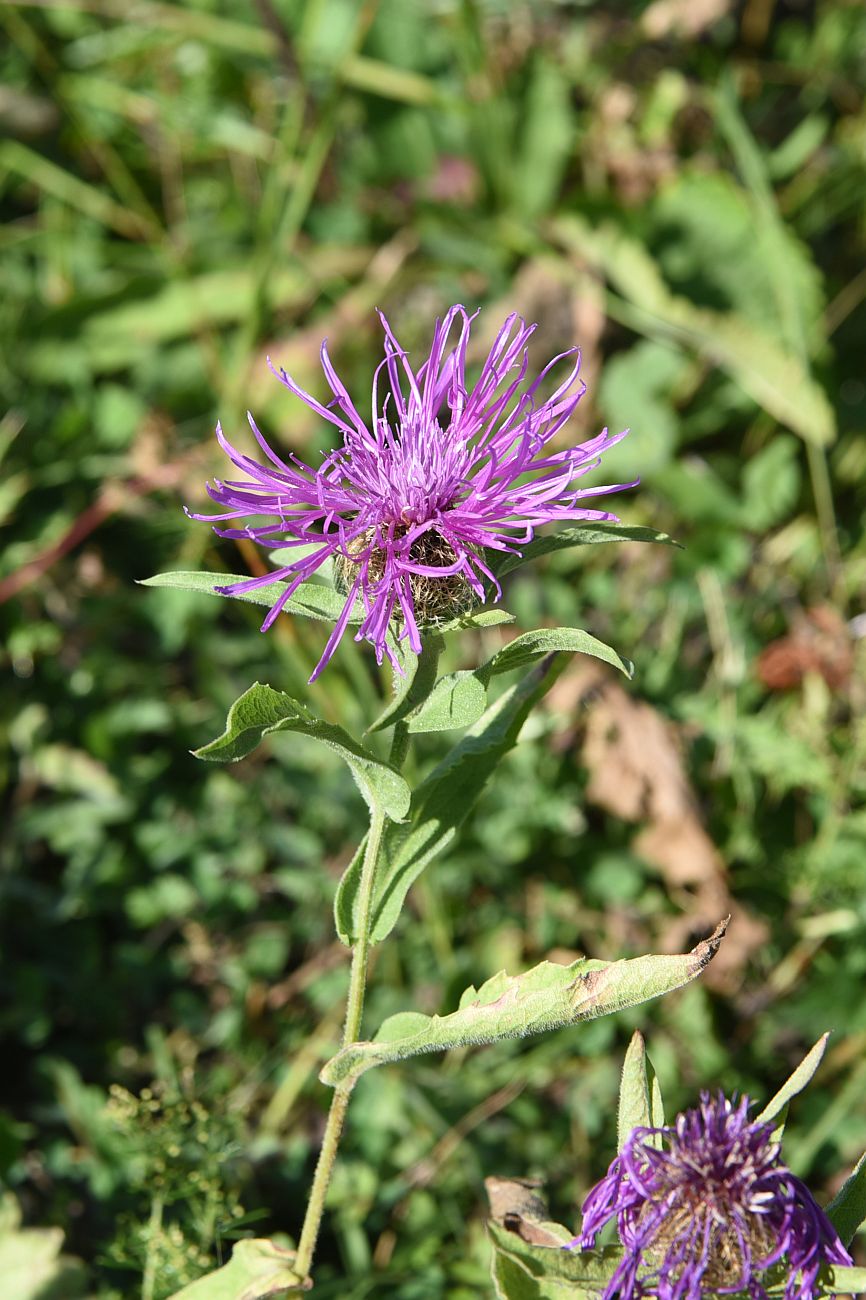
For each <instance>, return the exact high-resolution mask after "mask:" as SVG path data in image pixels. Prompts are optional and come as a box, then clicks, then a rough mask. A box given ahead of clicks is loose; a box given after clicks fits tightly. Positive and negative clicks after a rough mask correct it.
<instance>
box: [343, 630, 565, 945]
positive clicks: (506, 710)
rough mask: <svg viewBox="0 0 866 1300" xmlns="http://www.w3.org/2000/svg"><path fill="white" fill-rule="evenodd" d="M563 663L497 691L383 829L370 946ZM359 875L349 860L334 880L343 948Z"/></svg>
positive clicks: (453, 832)
mask: <svg viewBox="0 0 866 1300" xmlns="http://www.w3.org/2000/svg"><path fill="white" fill-rule="evenodd" d="M564 666H565V658H564V656H555V655H550V656H548V657H547V658H546V659H543V660H542V662H541V663H540V664H538V665H537V666H536V667H535V668H534V669H532V671H531V672H529V673H528V674H527V675H526V677H524V678H523V679H522V681H519V682H517V683H516V684H515V685H514V686H512V687H510V688H509V689H508V690H507V691H505V692H504V693H503V694H502V695H501V696H500V698H499V699H498V700H496V701H495V703H493V704H492V705H491V706H490V707H489V708H488V709H487V711H486V712H485V714H484V715H483V717H481V718H479V720H478V722H477V723H475V725H474V726H472V727H470V728H469V730H468V731H467V732H466V734H465V735H464V736H463V737H462V739H461V740H460V742H459V744H457V745H456V746H455V747H454V749H452V750H451V752H450V754H447V755H446V757H445V758H444V759H443V760H442V762H441V763H439V764H438V765H437V766H436V767H435V768H434V769H433V771H432V772H431V773H430V774H429V776H427V777H426V778H425V779H424V780H423V781H422V782H421V784H420V785H419V786H418V787H417V789H416V790H415V791H414V793H413V795H412V807H411V811H410V816H409V822H408V825H407V826H405V827H400V828H397V827H388V828H387V829H386V832H385V837H384V840H383V845H382V857H381V861H380V865H379V870H378V874H377V879H376V888H375V896H374V900H373V927H372V940H373V942H374V943H380V942H381V941H382V939H384V938H385V937H386V936H387V935H388V934H390V933H391V930H392V929H393V928H394V925H395V924H396V921H397V918H398V916H399V915H400V911H401V908H402V906H403V901H404V899H405V897H406V894H407V893H408V891H409V889H410V887H411V886H412V884H413V883H414V881H415V880H417V878H418V876H419V875H420V874H421V872H422V871H423V870H424V868H425V867H426V866H428V865H429V863H431V862H432V861H433V860H434V858H437V857H438V856H439V854H440V853H444V851H445V850H446V849H447V848H448V847H449V846H450V845H451V844H452V843H453V841H454V840H455V838H456V836H457V831H458V830H459V828H460V826H461V825H462V823H463V822H464V820H465V819H466V817H467V816H468V815H469V812H470V810H471V809H472V807H473V805H474V804H475V801H476V799H477V798H478V796H479V795H480V794H481V791H482V790H483V789H484V786H485V784H486V783H487V779H488V777H489V776H490V775H491V773H492V772H493V770H494V768H495V767H496V765H497V764H498V763H499V762H500V761H501V759H502V758H503V757H504V756H505V755H506V754H507V753H508V751H509V750H510V749H512V748H513V746H514V745H515V744H516V742H517V737H518V735H519V733H520V729H521V727H522V726H523V724H524V722H525V721H526V719H527V717H528V716H529V713H530V711H531V710H532V709H533V708H534V706H535V705H536V704H537V703H538V701H539V700H540V699H541V698H542V697H543V696H544V695H545V694H546V692H547V691H548V690H549V689H550V687H551V686H552V685H553V683H554V681H555V680H556V678H557V677H558V676H559V674H560V672H561V671H562V669H563V668H564ZM360 874H361V873H360V865H359V863H358V861H357V860H355V861H354V862H353V863H352V864H351V865H350V866H349V867H348V868H347V870H346V871H345V873H344V875H343V878H342V880H341V881H340V884H339V887H338V889H337V897H336V899H335V903H334V912H335V918H336V923H337V933H338V934H339V936H340V938H341V939H342V940H343V942H344V943H347V944H351V943H354V940H355V907H356V903H357V894H358V884H359V881H360Z"/></svg>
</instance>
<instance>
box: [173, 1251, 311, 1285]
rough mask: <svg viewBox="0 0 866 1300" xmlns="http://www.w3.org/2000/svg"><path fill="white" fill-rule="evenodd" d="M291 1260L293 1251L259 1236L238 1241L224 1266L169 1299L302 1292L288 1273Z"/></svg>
mask: <svg viewBox="0 0 866 1300" xmlns="http://www.w3.org/2000/svg"><path fill="white" fill-rule="evenodd" d="M294 1258H295V1255H294V1251H291V1250H286V1248H285V1247H284V1246H278V1245H277V1244H276V1242H274V1241H268V1240H267V1239H266V1238H263V1237H260V1238H256V1239H254V1240H250V1241H239V1242H237V1244H236V1245H235V1248H234V1250H233V1251H232V1257H231V1259H230V1260H229V1262H228V1263H227V1264H223V1266H222V1268H218V1269H216V1271H215V1272H213V1273H207V1274H206V1275H205V1276H204V1277H200V1278H198V1279H197V1281H195V1282H191V1283H190V1284H189V1286H185V1287H184V1288H183V1289H182V1290H181V1291H177V1292H175V1294H174V1295H173V1296H172V1297H171V1300H267V1298H268V1297H270V1296H279V1295H283V1294H284V1292H286V1291H303V1290H306V1289H307V1288H306V1287H305V1286H304V1284H303V1279H302V1278H301V1277H299V1276H298V1274H297V1273H294V1272H292V1263H293V1261H294Z"/></svg>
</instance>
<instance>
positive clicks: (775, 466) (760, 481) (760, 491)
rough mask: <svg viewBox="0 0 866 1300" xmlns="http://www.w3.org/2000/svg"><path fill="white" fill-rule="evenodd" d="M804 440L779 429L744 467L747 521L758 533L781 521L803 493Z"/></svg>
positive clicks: (753, 530)
mask: <svg viewBox="0 0 866 1300" xmlns="http://www.w3.org/2000/svg"><path fill="white" fill-rule="evenodd" d="M799 455H800V444H799V443H798V442H797V441H796V439H795V438H792V437H791V436H790V434H784V433H778V434H777V435H776V436H775V437H774V438H773V439H772V440H771V441H770V442H769V443H768V444H767V446H766V447H763V448H762V449H761V450H760V451H759V452H758V453H757V455H755V456H752V457H751V459H750V460H748V461H747V462H746V464H745V467H744V469H743V493H744V497H745V500H744V501H743V523H744V525H745V527H746V528H748V529H750V530H751V531H752V532H754V533H759V532H763V531H764V530H766V529H768V528H772V527H774V526H775V525H776V524H780V523H781V522H782V521H783V520H784V519H785V518H787V516H788V515H789V514H790V513H791V511H792V510H793V509H794V507H795V506H796V504H797V499H798V497H799V493H800V479H801V474H800V466H799V463H798V461H799Z"/></svg>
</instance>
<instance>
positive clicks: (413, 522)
mask: <svg viewBox="0 0 866 1300" xmlns="http://www.w3.org/2000/svg"><path fill="white" fill-rule="evenodd" d="M379 316H380V319H381V322H382V327H383V329H384V331H385V358H384V360H383V361H382V362H381V363H380V364H379V366H378V367H377V369H376V372H375V375H374V377H373V385H372V410H371V417H370V422H369V424H368V423H367V422H366V421H365V420H364V419H363V418H362V416H361V415H360V414H359V412H358V410H357V408H356V407H355V405H354V403H353V402H352V399H351V397H350V396H349V394H348V392H347V390H346V388H345V387H344V385H343V383H342V382H341V380H340V379H339V378H338V376H337V374H336V372H335V370H334V368H333V366H332V364H331V360H330V357H329V356H328V350H327V347H326V345H325V344H324V343H323V344H322V353H321V356H322V369H323V370H324V373H325V378H326V380H327V383H328V385H329V387H330V389H331V392H332V393H333V400H332V401H331V402H329V404H328V405H327V406H324V405H322V403H320V402H317V401H316V400H315V398H313V397H312V396H311V395H310V394H309V393H307V392H305V391H304V389H302V388H300V387H299V385H298V384H296V383H295V381H294V380H293V379H292V378H291V376H290V375H288V374H286V372H285V370H282V369H280V370H276V369H274V367H273V366H272V367H271V369H272V370H273V373H274V374H275V375H276V377H277V378H278V379H279V381H280V382H281V383H282V384H283V385H284V386H285V387H286V388H288V390H289V391H290V392H291V393H293V394H294V395H295V396H296V397H299V398H300V399H301V401H302V402H304V403H306V405H307V406H308V407H310V408H311V409H312V410H313V411H315V412H316V413H317V414H318V415H320V416H321V417H322V419H323V420H327V421H328V422H329V423H330V424H333V425H334V426H335V427H336V428H337V430H338V431H339V433H340V435H341V437H342V446H340V447H338V448H337V449H335V450H334V451H332V452H331V453H330V454H329V455H328V456H326V457H325V459H324V461H323V462H322V464H321V465H320V466H319V469H318V470H315V469H312V468H311V467H310V466H309V465H306V464H304V462H303V461H301V460H299V459H298V458H297V457H295V456H291V455H290V456H289V457H288V459H287V460H283V459H281V458H280V457H279V456H278V455H277V454H276V452H274V451H273V449H272V448H271V447H270V446H269V445H268V443H267V442H266V441H265V439H264V438H263V436H262V434H261V433H260V432H259V430H258V428H257V427H256V424H255V421H254V420H253V417H252V416H251V415H249V416H248V418H249V422H250V427H251V428H252V431H253V434H254V435H255V438H256V440H257V442H258V443H259V446H260V447H261V448H262V451H263V452H264V453H265V456H266V457H267V460H268V462H270V463H269V464H260V463H259V462H258V461H256V460H253V459H252V458H251V457H249V456H246V455H244V454H243V453H242V452H240V451H238V450H237V449H236V448H235V447H233V446H232V445H231V444H230V443H229V442H228V441H227V439H226V438H225V437H224V435H223V432H222V429H221V428H220V427H219V426H217V438H218V440H219V443H220V446H221V447H222V448H223V450H224V451H225V453H226V455H227V456H228V457H229V459H230V460H231V462H232V464H233V465H235V466H236V467H237V469H239V470H240V471H241V472H242V473H243V474H245V475H246V476H247V477H246V478H245V479H242V480H239V481H237V480H232V481H227V482H222V481H220V480H215V481H214V482H213V483H212V484H208V489H207V490H208V492H209V494H210V496H211V497H212V498H213V500H214V501H216V502H217V503H218V504H219V505H220V506H221V507H222V508H223V510H224V513H221V514H217V515H200V514H196V515H192V518H194V519H205V520H208V521H220V522H222V521H224V520H244V521H246V522H244V523H243V524H240V525H235V524H232V525H231V526H229V527H226V528H217V529H215V531H216V532H217V533H218V534H219V535H220V536H221V537H238V538H239V537H246V538H251V539H252V540H253V541H255V542H257V543H259V545H261V546H266V547H273V548H280V549H282V548H285V547H292V546H298V547H304V548H305V553H304V554H303V555H302V556H301V558H299V559H297V560H295V561H293V562H291V563H289V564H285V565H283V566H281V567H280V568H278V569H276V570H274V572H273V573H270V574H268V575H266V576H264V577H259V578H250V579H248V580H245V581H243V582H237V583H233V584H232V585H230V586H226V587H222V588H218V590H220V591H222V592H224V593H225V594H226V595H243V594H244V593H245V592H249V591H252V590H255V589H256V588H257V587H261V586H265V585H267V584H269V583H272V582H274V581H280V580H282V581H285V582H286V583H287V585H286V588H285V590H284V591H283V592H281V594H280V596H279V598H278V599H277V600H276V601H275V603H274V604H273V606H272V607H271V609H270V611H269V613H268V615H267V617H266V618H265V621H264V623H263V624H262V631H266V630H267V628H269V627H270V626H271V624H272V623H273V622H274V620H275V619H276V617H277V615H278V614H279V613H280V611H281V610H282V609H283V607H284V605H285V603H286V601H287V600H288V599H289V597H290V596H291V594H292V593H293V592H294V591H295V590H296V589H297V588H298V587H299V586H300V584H301V583H302V582H304V581H305V580H306V579H307V578H309V577H310V576H311V574H313V573H315V571H316V570H317V569H318V568H319V567H320V566H321V565H322V564H323V563H324V561H325V560H327V559H329V558H333V559H334V561H335V567H336V570H337V573H338V576H339V577H340V579H341V581H342V585H343V587H344V589H345V594H346V603H345V605H344V607H343V611H342V614H341V616H340V618H339V619H338V620H337V623H336V625H335V627H334V629H333V631H332V633H331V635H330V637H329V639H328V643H327V645H326V646H325V650H324V653H323V655H322V658H321V659H320V661H319V663H318V665H317V667H316V669H315V672H314V673H313V676H312V677H311V678H310V680H311V681H313V680H315V678H316V677H317V676H318V675H319V673H320V672H321V671H322V669H323V668H324V667H325V665H326V664H327V663H328V661H329V659H330V658H331V656H332V654H333V653H334V649H335V648H336V646H337V644H338V642H339V641H340V639H341V637H342V636H343V633H344V632H345V630H346V626H347V624H348V621H349V617H350V615H351V612H352V609H353V607H354V605H355V601H356V599H360V601H361V604H362V606H363V610H364V617H363V620H362V622H361V625H360V627H359V628H358V632H357V635H356V638H355V639H356V640H358V641H360V640H367V641H369V642H371V643H372V645H373V646H374V648H375V651H376V658H377V660H378V662H379V663H381V662H382V657H383V655H387V656H388V658H389V659H390V660H391V662H392V663H393V664H394V665H395V667H397V668H399V663H398V661H397V656H396V655H395V653H394V649H393V647H392V646H391V645H389V644H388V641H387V640H386V635H387V632H388V629H389V627H390V625H391V624H392V622H395V621H396V622H398V623H399V628H398V630H397V635H398V637H399V639H401V640H405V641H406V642H407V644H408V646H409V648H410V649H411V650H412V651H413V652H414V653H415V654H418V653H419V652H420V649H421V636H420V631H421V629H422V628H423V627H424V626H426V625H428V624H431V623H433V624H435V622H436V621H437V619H440V620H441V618H443V617H447V616H448V614H449V612H450V614H451V616H453V615H454V614H457V613H460V612H462V611H463V610H465V608H466V607H467V606H468V605H470V604H472V603H473V602H475V601H483V600H484V599H485V598H490V596H491V595H492V594H495V597H496V599H498V598H499V597H500V595H501V591H500V588H499V584H498V582H497V581H496V578H495V576H494V574H493V573H492V572H491V570H490V568H489V566H488V564H487V563H486V562H485V559H484V553H485V551H486V550H494V551H511V552H517V553H518V554H519V547H520V546H521V545H523V544H525V543H526V542H529V541H530V540H531V539H532V537H533V536H534V533H535V529H536V528H537V527H538V526H539V525H541V524H547V523H554V522H557V521H558V520H568V519H597V520H604V519H609V520H615V519H616V518H617V516H616V515H613V514H609V513H608V512H606V511H602V510H591V509H586V508H584V507H583V506H582V505H581V504H580V502H581V501H582V500H583V499H584V498H587V497H593V496H601V495H604V494H606V493H609V492H617V491H619V490H620V489H621V488H624V487H633V486H634V483H623V484H615V485H611V486H606V487H593V488H578V487H576V486H575V480H576V479H578V478H581V477H582V476H583V475H584V474H586V473H587V472H588V471H589V470H593V469H595V468H596V467H597V466H598V464H599V458H600V456H601V454H602V453H603V452H605V451H606V450H607V449H608V447H612V446H613V445H614V444H615V443H617V442H619V441H620V439H621V438H623V437H625V433H618V434H613V435H611V434H609V433H608V431H607V430H606V429H605V430H604V431H603V432H602V433H600V434H599V435H598V436H597V437H595V438H592V439H590V440H589V441H588V442H585V443H583V444H581V445H580V446H578V447H573V448H569V449H567V450H564V451H549V450H548V445H549V443H550V441H551V439H552V438H553V437H554V435H555V434H556V433H557V432H558V431H559V430H560V429H561V428H562V426H563V425H564V424H565V422H566V420H568V418H569V416H570V415H571V414H572V412H573V411H574V409H575V407H576V406H577V403H578V402H579V401H580V399H581V397H582V396H583V393H584V392H585V386H584V384H583V383H582V381H581V380H580V379H579V378H578V370H579V368H580V355H579V352H578V350H577V349H576V348H571V349H569V350H568V351H567V352H563V353H561V354H560V355H559V356H557V357H554V359H553V360H552V361H551V362H550V363H549V364H548V365H547V366H545V368H544V370H543V371H542V372H541V374H540V375H539V376H538V378H537V379H534V380H533V381H532V382H531V383H529V384H527V383H526V382H525V381H526V374H527V368H528V360H527V343H528V341H529V338H530V336H531V335H532V333H533V332H534V330H535V328H536V327H535V325H526V323H525V322H524V321H523V320H522V319H521V318H520V317H518V316H516V315H512V316H509V317H508V319H507V320H506V321H505V323H504V325H503V326H502V328H501V330H500V331H499V333H498V335H497V336H496V339H495V341H494V343H493V346H492V348H491V349H490V352H489V354H488V356H487V359H486V361H485V362H484V364H483V366H482V368H481V374H480V376H479V377H478V380H477V381H476V383H475V384H474V385H473V387H472V388H471V389H469V388H467V383H466V373H465V371H466V350H467V346H468V343H469V334H470V329H471V322H472V320H473V319H474V317H470V316H469V315H467V313H466V311H465V309H464V308H463V307H460V306H456V307H452V308H451V309H450V310H449V311H448V312H447V313H446V315H445V318H444V320H442V321H441V322H440V321H437V322H436V326H435V329H434V331H433V342H432V344H431V347H430V353H429V355H428V357H427V359H426V361H425V362H424V363H423V365H421V366H420V368H419V369H418V370H417V371H415V370H413V369H412V367H411V366H410V365H409V362H408V360H407V356H406V353H405V351H404V350H403V348H401V347H400V345H399V343H398V342H397V340H396V338H395V337H394V333H393V331H392V329H391V327H390V325H389V324H388V322H387V320H386V319H385V317H384V316H383V315H382V314H381V312H380V313H379ZM452 335H454V336H455V337H452ZM563 361H567V362H568V373H567V374H566V375H565V378H564V379H563V380H562V382H561V383H560V384H559V386H558V387H557V388H556V389H555V390H554V392H553V393H552V394H551V395H550V396H549V397H546V398H544V399H543V400H542V399H541V398H540V397H539V392H540V390H541V388H542V385H544V384H545V381H546V380H547V378H548V376H549V375H550V373H551V371H552V370H553V368H554V367H555V366H556V365H557V364H558V363H560V362H563ZM383 371H384V378H383V374H382V372H383ZM380 385H381V386H382V387H385V388H386V389H387V392H386V395H385V397H384V400H383V401H381V402H380V392H379V390H380ZM636 481H637V480H635V482H636ZM253 520H257V521H258V522H253ZM263 521H266V522H263ZM311 546H312V547H313V549H312V550H310V549H309V548H310V547H311Z"/></svg>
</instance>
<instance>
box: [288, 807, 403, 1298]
mask: <svg viewBox="0 0 866 1300" xmlns="http://www.w3.org/2000/svg"><path fill="white" fill-rule="evenodd" d="M384 829H385V816H384V814H383V813H382V812H380V811H379V810H378V809H377V810H376V811H375V812H374V813H373V816H372V818H371V821H370V833H369V835H368V836H367V847H366V849H365V850H364V863H363V866H362V867H361V883H360V886H359V889H358V938H357V940H356V942H355V947H354V950H353V952H352V969H351V973H350V975H349V993H348V997H347V1000H346V1022H345V1024H344V1026H343V1042H342V1046H343V1047H346V1046H347V1045H348V1044H349V1043H353V1042H355V1040H356V1039H357V1037H358V1034H359V1032H360V1029H361V1018H362V1016H363V1014H364V994H365V991H366V987H367V966H368V963H369V958H370V919H371V916H370V914H371V911H372V907H373V885H374V883H375V880H376V865H377V861H378V858H379V849H380V848H381V845H382V833H383V831H384ZM351 1093H352V1084H351V1083H350V1084H347V1085H346V1086H343V1087H339V1088H335V1089H334V1096H333V1099H332V1101H331V1109H330V1111H329V1112H328V1122H327V1124H326V1125H325V1135H324V1137H323V1139H322V1149H321V1151H320V1152H319V1159H318V1162H317V1164H316V1172H315V1174H314V1175H313V1185H312V1187H311V1188H310V1199H309V1201H308V1202H307V1211H306V1214H305V1215H304V1223H303V1227H302V1228H301V1236H300V1240H299V1241H298V1250H297V1254H296V1256H295V1263H294V1269H295V1271H296V1272H297V1273H298V1274H299V1275H300V1276H301V1277H302V1278H306V1277H307V1275H308V1274H309V1271H310V1265H311V1264H312V1262H313V1253H314V1251H315V1249H316V1239H317V1238H318V1235H319V1227H320V1225H321V1222H322V1213H323V1211H324V1208H325V1198H326V1196H327V1195H328V1186H329V1184H330V1182H331V1173H332V1171H333V1168H334V1161H335V1160H336V1158H337V1148H338V1146H339V1144H340V1135H341V1133H342V1131H343V1121H344V1120H345V1118H346V1109H347V1107H348V1105H349V1097H350V1096H351Z"/></svg>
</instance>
